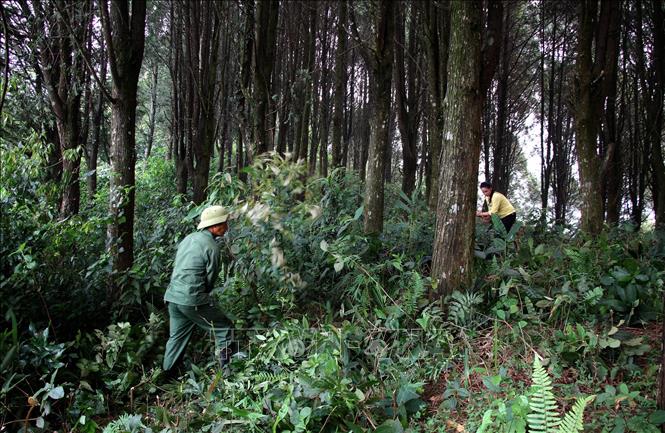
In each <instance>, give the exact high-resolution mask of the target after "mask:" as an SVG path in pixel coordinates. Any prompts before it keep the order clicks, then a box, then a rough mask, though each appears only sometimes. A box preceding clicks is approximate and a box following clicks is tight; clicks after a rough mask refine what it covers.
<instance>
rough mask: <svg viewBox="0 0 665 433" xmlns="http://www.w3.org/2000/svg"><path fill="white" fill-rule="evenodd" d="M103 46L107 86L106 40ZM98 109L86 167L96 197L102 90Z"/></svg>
mask: <svg viewBox="0 0 665 433" xmlns="http://www.w3.org/2000/svg"><path fill="white" fill-rule="evenodd" d="M100 45H101V48H100V49H101V62H100V63H101V68H100V69H101V71H100V73H99V76H100V79H101V80H102V83H103V85H106V66H107V62H106V52H105V46H104V38H101V40H100ZM97 98H98V99H97V101H96V107H95V111H94V115H93V116H92V140H90V145H89V147H88V152H86V155H87V159H86V165H87V166H88V171H89V174H88V176H87V184H88V195H89V196H90V197H94V196H95V194H96V193H97V159H98V156H99V147H100V141H101V129H102V128H101V126H102V123H103V121H104V102H105V101H104V94H103V93H102V89H99V94H98V96H97Z"/></svg>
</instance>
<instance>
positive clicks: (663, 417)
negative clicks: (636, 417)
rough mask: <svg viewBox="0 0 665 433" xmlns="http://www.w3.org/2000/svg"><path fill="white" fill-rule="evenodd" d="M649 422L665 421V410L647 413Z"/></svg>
mask: <svg viewBox="0 0 665 433" xmlns="http://www.w3.org/2000/svg"><path fill="white" fill-rule="evenodd" d="M649 422H650V423H651V424H655V425H661V424H663V423H665V410H657V411H655V412H652V413H651V415H649Z"/></svg>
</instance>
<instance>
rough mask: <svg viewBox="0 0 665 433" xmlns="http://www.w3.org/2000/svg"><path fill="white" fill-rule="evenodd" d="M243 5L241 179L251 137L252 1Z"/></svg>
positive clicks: (238, 155) (238, 167)
mask: <svg viewBox="0 0 665 433" xmlns="http://www.w3.org/2000/svg"><path fill="white" fill-rule="evenodd" d="M243 4H244V12H245V24H244V26H243V32H244V38H243V39H244V42H243V52H242V64H241V65H240V88H239V89H238V94H237V99H238V116H239V123H240V130H239V131H238V148H237V150H236V170H237V173H238V176H239V177H240V178H241V179H245V174H244V173H243V172H242V169H243V168H244V167H245V164H246V163H247V161H246V160H245V153H246V152H247V149H248V148H249V146H250V141H251V137H252V134H251V128H250V123H249V114H248V112H249V110H248V107H247V99H248V96H249V94H250V89H251V77H252V58H253V56H254V0H245V1H244V2H243Z"/></svg>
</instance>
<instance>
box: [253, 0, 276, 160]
mask: <svg viewBox="0 0 665 433" xmlns="http://www.w3.org/2000/svg"><path fill="white" fill-rule="evenodd" d="M278 11H279V1H275V0H259V1H258V2H257V8H256V15H257V26H256V51H255V57H254V134H255V137H256V143H255V148H254V150H253V154H254V155H260V154H262V153H264V152H267V151H268V150H269V149H271V148H272V147H273V140H272V135H273V132H274V127H273V125H271V122H270V119H272V115H271V114H270V110H271V103H270V101H271V99H270V96H271V95H272V85H271V82H272V81H271V76H272V70H273V65H274V62H275V40H276V33H277V18H278V15H277V12H278Z"/></svg>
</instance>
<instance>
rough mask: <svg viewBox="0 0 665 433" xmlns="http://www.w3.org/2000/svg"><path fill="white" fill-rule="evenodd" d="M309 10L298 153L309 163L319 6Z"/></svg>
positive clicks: (298, 157)
mask: <svg viewBox="0 0 665 433" xmlns="http://www.w3.org/2000/svg"><path fill="white" fill-rule="evenodd" d="M310 8H311V9H310V11H309V32H308V33H307V46H306V48H305V49H306V53H307V54H306V55H305V64H304V66H305V67H304V68H303V71H302V72H303V74H304V76H303V77H302V85H303V90H302V92H303V93H302V96H303V103H304V107H303V114H302V119H301V120H302V121H301V122H300V131H299V134H300V139H299V140H298V142H299V146H298V155H297V159H298V160H302V161H303V162H304V163H305V164H307V150H308V149H309V136H310V126H311V125H310V117H311V115H312V95H313V91H312V87H313V77H312V73H313V71H314V58H315V57H314V56H315V54H316V25H317V24H316V21H317V20H316V19H317V14H318V13H317V12H318V11H317V8H316V7H315V3H314V4H310Z"/></svg>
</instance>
